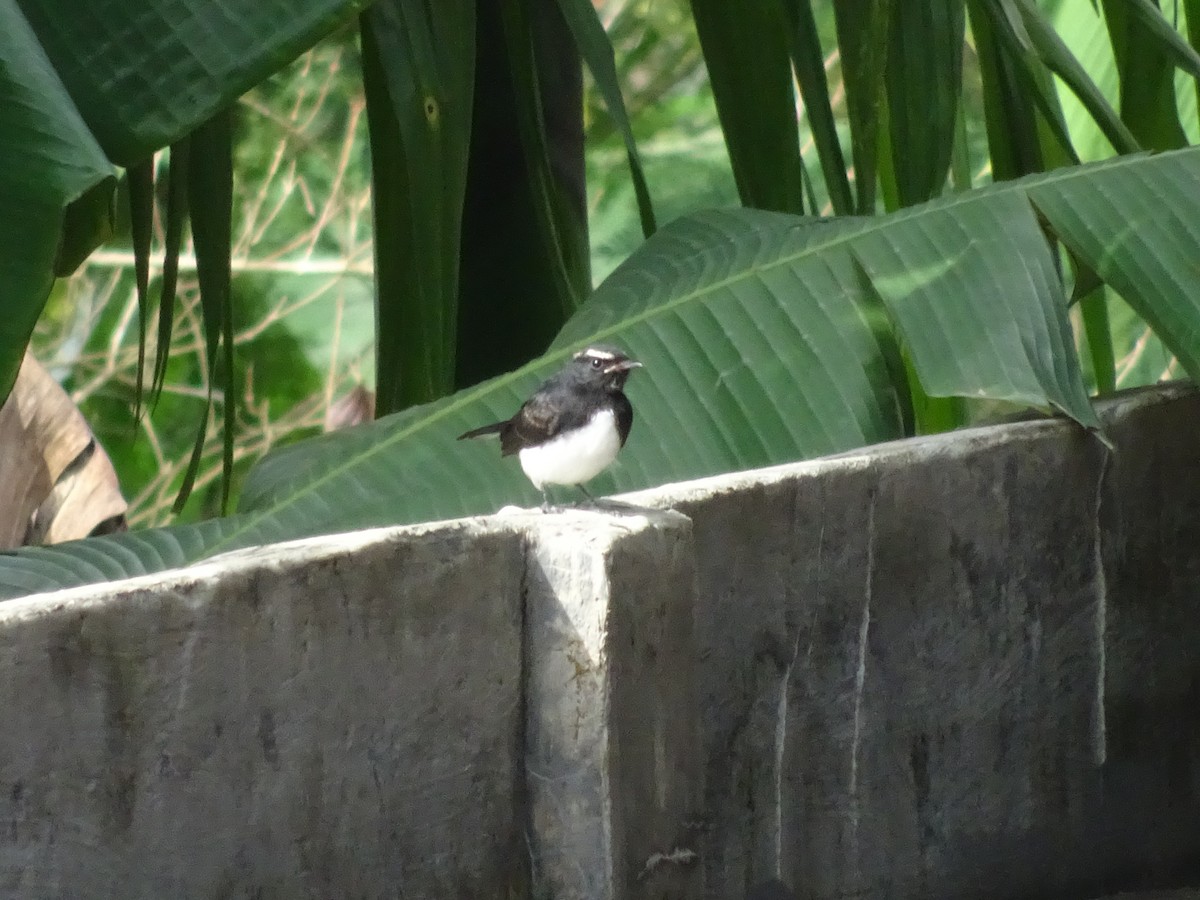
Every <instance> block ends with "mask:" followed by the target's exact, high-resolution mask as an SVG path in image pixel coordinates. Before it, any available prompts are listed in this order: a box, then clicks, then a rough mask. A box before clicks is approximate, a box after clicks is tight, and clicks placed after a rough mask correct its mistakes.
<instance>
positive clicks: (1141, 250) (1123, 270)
mask: <svg viewBox="0 0 1200 900" xmlns="http://www.w3.org/2000/svg"><path fill="white" fill-rule="evenodd" d="M1198 153H1200V150H1197V149H1196V148H1187V149H1184V150H1178V151H1175V152H1171V153H1163V154H1161V155H1159V156H1154V157H1150V158H1148V159H1146V158H1142V159H1140V160H1139V162H1138V164H1137V165H1136V166H1116V165H1112V164H1109V165H1108V166H1106V167H1105V178H1104V181H1103V190H1100V191H1096V192H1095V193H1091V194H1087V193H1084V192H1082V191H1079V190H1077V189H1074V187H1073V185H1072V183H1071V182H1072V181H1073V179H1063V180H1059V181H1047V182H1046V183H1044V184H1040V185H1038V186H1037V187H1035V188H1033V189H1032V190H1031V191H1030V199H1031V200H1032V201H1033V203H1034V205H1035V206H1036V207H1037V209H1038V211H1039V212H1040V213H1041V214H1042V215H1043V216H1045V217H1046V219H1047V220H1048V221H1049V223H1050V225H1051V227H1052V228H1053V229H1054V231H1055V233H1056V234H1057V235H1058V237H1059V239H1060V240H1061V241H1062V242H1063V244H1065V245H1066V246H1067V247H1068V248H1070V250H1071V252H1072V253H1074V254H1076V255H1077V256H1078V257H1079V258H1080V259H1081V260H1082V261H1083V262H1084V263H1086V264H1087V265H1088V266H1090V267H1091V268H1092V269H1093V270H1094V271H1095V272H1096V274H1098V275H1099V276H1100V277H1101V278H1102V279H1104V281H1105V282H1106V283H1107V284H1108V285H1110V286H1111V287H1113V288H1114V289H1116V291H1117V292H1118V293H1120V295H1121V296H1122V297H1124V298H1125V300H1126V301H1127V302H1128V303H1129V305H1130V306H1132V307H1133V309H1134V310H1135V311H1136V312H1137V314H1138V315H1140V316H1141V317H1142V318H1143V319H1145V320H1146V321H1147V322H1149V323H1150V325H1151V327H1153V329H1154V331H1155V333H1156V334H1157V335H1158V336H1159V337H1160V338H1161V339H1162V341H1163V343H1165V344H1166V345H1167V347H1168V348H1169V349H1170V350H1171V352H1172V353H1174V354H1175V355H1176V356H1177V357H1178V358H1179V361H1180V362H1181V363H1182V364H1183V367H1184V369H1185V370H1186V371H1187V373H1188V374H1189V375H1190V376H1191V377H1192V378H1193V379H1197V378H1200V281H1198V280H1197V277H1196V256H1195V248H1196V244H1197V241H1198V240H1200V225H1198V223H1200V167H1198V166H1197V163H1196V160H1197V158H1198V156H1197V154H1198Z"/></svg>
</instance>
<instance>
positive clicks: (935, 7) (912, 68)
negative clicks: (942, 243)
mask: <svg viewBox="0 0 1200 900" xmlns="http://www.w3.org/2000/svg"><path fill="white" fill-rule="evenodd" d="M965 27H966V22H965V17H964V13H963V4H962V0H931V2H926V3H897V4H896V5H895V7H894V8H893V10H892V27H891V37H890V43H889V44H888V52H887V69H886V76H885V81H886V85H887V94H888V127H889V129H890V132H891V141H890V149H891V159H892V170H893V171H894V172H895V176H896V189H897V194H898V196H899V199H900V204H901V205H902V206H911V205H912V204H914V203H920V202H923V201H925V200H929V199H930V198H932V197H935V196H937V195H938V194H940V193H941V191H942V187H943V185H945V183H946V173H947V171H948V170H949V168H950V157H951V153H952V151H953V148H954V134H955V119H956V118H957V112H958V95H959V93H960V92H961V89H962V58H963V34H964V30H965Z"/></svg>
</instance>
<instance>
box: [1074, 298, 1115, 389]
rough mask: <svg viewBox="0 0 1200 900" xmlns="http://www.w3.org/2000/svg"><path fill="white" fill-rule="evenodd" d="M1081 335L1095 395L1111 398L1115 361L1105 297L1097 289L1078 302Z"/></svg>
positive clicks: (1113, 386) (1113, 387) (1113, 385)
mask: <svg viewBox="0 0 1200 900" xmlns="http://www.w3.org/2000/svg"><path fill="white" fill-rule="evenodd" d="M1079 311H1080V314H1081V316H1082V319H1083V335H1084V340H1085V341H1086V342H1087V348H1088V356H1089V358H1090V360H1091V368H1092V377H1093V378H1094V379H1095V381H1096V392H1097V393H1099V394H1111V393H1112V392H1113V391H1115V390H1116V389H1117V361H1116V357H1115V355H1114V353H1113V342H1112V329H1111V328H1110V326H1109V322H1108V296H1107V293H1106V292H1105V290H1104V287H1103V286H1101V287H1099V288H1097V289H1096V290H1093V291H1089V292H1088V293H1087V294H1086V295H1085V296H1084V297H1083V298H1082V299H1081V300H1080V301H1079Z"/></svg>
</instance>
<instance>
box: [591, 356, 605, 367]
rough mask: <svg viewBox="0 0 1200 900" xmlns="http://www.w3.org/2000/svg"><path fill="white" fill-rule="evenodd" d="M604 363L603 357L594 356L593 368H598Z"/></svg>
mask: <svg viewBox="0 0 1200 900" xmlns="http://www.w3.org/2000/svg"><path fill="white" fill-rule="evenodd" d="M602 365H604V360H602V359H597V358H596V357H592V368H593V369H598V368H600V367H601V366H602Z"/></svg>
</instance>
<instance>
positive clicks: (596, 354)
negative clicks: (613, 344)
mask: <svg viewBox="0 0 1200 900" xmlns="http://www.w3.org/2000/svg"><path fill="white" fill-rule="evenodd" d="M584 357H587V358H589V359H616V358H617V354H615V353H610V352H609V351H608V350H597V349H596V348H595V347H588V348H587V349H586V350H583V351H581V352H579V353H576V354H575V358H576V359H583V358H584Z"/></svg>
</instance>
